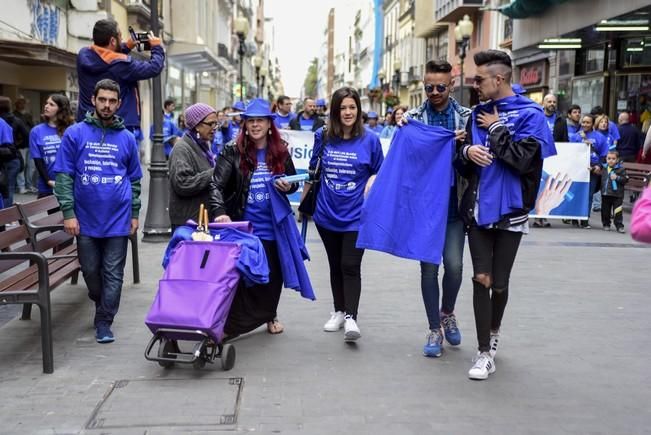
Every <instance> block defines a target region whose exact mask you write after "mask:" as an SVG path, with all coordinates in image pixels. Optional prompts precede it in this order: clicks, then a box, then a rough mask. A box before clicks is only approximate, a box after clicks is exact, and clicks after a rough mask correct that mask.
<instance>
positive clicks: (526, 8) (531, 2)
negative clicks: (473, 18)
mask: <svg viewBox="0 0 651 435" xmlns="http://www.w3.org/2000/svg"><path fill="white" fill-rule="evenodd" d="M566 1H567V0H513V1H511V3H509V4H508V5H505V6H502V7H500V8H499V9H498V10H499V11H500V12H501V13H503V14H504V15H506V16H507V17H510V18H513V19H523V18H529V17H534V16H536V15H540V14H542V13H543V12H545V11H546V10H547V9H549V8H551V7H552V6H555V5H558V4H561V3H564V2H566Z"/></svg>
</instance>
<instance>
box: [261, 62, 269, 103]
mask: <svg viewBox="0 0 651 435" xmlns="http://www.w3.org/2000/svg"><path fill="white" fill-rule="evenodd" d="M267 74H269V69H268V68H267V67H266V66H263V67H262V68H260V78H261V81H260V97H262V98H264V82H265V80H266V79H267Z"/></svg>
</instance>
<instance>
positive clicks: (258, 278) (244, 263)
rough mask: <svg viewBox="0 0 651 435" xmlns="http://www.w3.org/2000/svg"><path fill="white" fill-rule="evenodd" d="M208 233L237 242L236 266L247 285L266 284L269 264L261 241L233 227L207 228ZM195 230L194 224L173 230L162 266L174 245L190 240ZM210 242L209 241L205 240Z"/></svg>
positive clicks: (221, 239)
mask: <svg viewBox="0 0 651 435" xmlns="http://www.w3.org/2000/svg"><path fill="white" fill-rule="evenodd" d="M209 229H210V234H211V235H212V236H213V237H215V236H219V238H218V239H217V240H220V241H224V242H233V243H237V244H238V245H239V246H240V247H241V249H242V250H241V252H240V255H239V257H238V259H237V264H236V268H237V270H238V271H239V272H240V273H241V274H242V279H244V283H245V284H246V285H247V286H249V287H250V286H252V285H253V284H266V283H268V282H269V264H268V263H267V255H266V254H265V252H264V247H263V246H262V242H261V241H260V239H258V238H257V237H256V236H254V235H253V234H250V233H246V232H244V231H240V230H237V229H233V228H222V229H215V228H209ZM195 231H196V226H195V227H192V226H189V225H187V224H186V225H183V226H180V227H178V228H177V229H176V231H174V234H173V235H172V238H171V239H170V242H169V243H168V245H167V249H166V250H165V255H164V256H163V267H164V268H167V264H168V263H169V261H170V257H171V255H172V251H173V250H174V248H175V247H176V245H177V244H178V243H179V242H181V241H183V240H192V233H193V232H195ZM205 243H210V242H205Z"/></svg>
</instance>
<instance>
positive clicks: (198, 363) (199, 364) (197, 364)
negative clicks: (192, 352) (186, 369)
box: [192, 355, 206, 370]
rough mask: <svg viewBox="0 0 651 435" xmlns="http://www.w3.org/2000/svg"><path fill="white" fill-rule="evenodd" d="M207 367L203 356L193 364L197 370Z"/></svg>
mask: <svg viewBox="0 0 651 435" xmlns="http://www.w3.org/2000/svg"><path fill="white" fill-rule="evenodd" d="M205 366H206V360H205V359H204V357H203V355H202V356H200V357H199V358H197V359H195V360H194V361H193V362H192V367H194V368H195V369H197V370H199V369H202V368H204V367H205Z"/></svg>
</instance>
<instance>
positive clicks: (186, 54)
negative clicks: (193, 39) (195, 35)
mask: <svg viewBox="0 0 651 435" xmlns="http://www.w3.org/2000/svg"><path fill="white" fill-rule="evenodd" d="M167 56H168V58H169V60H170V61H171V62H172V63H175V64H177V65H179V66H181V67H182V68H185V69H189V70H192V71H195V72H203V71H218V70H223V71H226V68H224V65H223V63H224V62H223V61H220V59H218V58H217V56H215V54H214V53H213V52H212V51H211V50H209V49H208V48H207V47H206V46H205V45H199V44H190V43H187V42H173V43H172V44H171V45H170V47H169V50H168V52H167Z"/></svg>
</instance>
